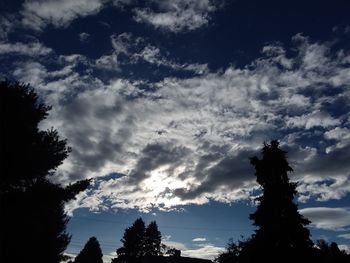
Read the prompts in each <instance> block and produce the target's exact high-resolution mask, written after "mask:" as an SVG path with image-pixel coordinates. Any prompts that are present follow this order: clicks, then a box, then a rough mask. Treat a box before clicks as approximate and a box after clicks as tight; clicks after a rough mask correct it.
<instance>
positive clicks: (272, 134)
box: [0, 0, 350, 262]
mask: <svg viewBox="0 0 350 263" xmlns="http://www.w3.org/2000/svg"><path fill="white" fill-rule="evenodd" d="M349 10H350V3H349V1H346V0H343V1H342V0H332V1H326V0H318V1H316V0H309V1H300V0H294V1H290V0H288V1H273V0H265V1H261V0H260V1H258V0H231V1H230V0H222V1H214V0H187V1H186V0H163V1H161V0H145V1H141V0H114V1H113V0H74V1H70V0H46V1H44V0H25V1H17V0H2V1H0V63H1V68H0V78H7V79H10V80H18V81H21V82H25V83H30V85H31V86H32V87H33V88H35V90H36V91H37V92H38V94H40V96H41V98H42V99H43V101H45V103H47V104H49V105H51V106H52V109H51V111H50V113H49V116H48V118H47V119H46V120H45V121H44V122H42V123H41V124H40V127H41V129H47V128H50V127H54V128H55V129H57V130H58V131H59V134H60V136H61V137H62V138H66V139H67V142H68V144H69V146H71V147H72V149H73V150H72V152H71V154H70V156H69V157H68V158H67V159H66V160H65V161H64V163H63V164H62V165H61V166H60V167H59V168H58V169H57V171H56V174H55V176H54V177H53V179H52V180H53V181H55V182H57V183H62V184H68V183H70V182H75V181H77V180H80V179H85V178H93V179H94V180H93V182H92V185H91V186H90V188H89V189H88V190H87V191H86V192H84V193H81V194H79V195H78V197H77V199H76V200H74V201H72V202H71V203H69V204H68V205H67V207H66V210H67V213H68V214H69V215H70V216H71V219H70V222H69V224H68V227H67V230H68V231H69V232H70V233H71V234H72V242H71V244H70V245H69V246H68V248H67V251H66V252H67V253H68V254H72V255H74V254H76V253H78V252H79V251H80V250H81V249H82V247H83V245H84V244H85V242H86V241H87V240H88V239H89V237H91V236H96V237H97V239H98V240H99V241H100V243H101V246H102V249H103V252H104V255H105V262H109V259H110V258H111V257H114V256H115V254H114V251H115V250H116V248H118V247H120V246H121V242H120V239H121V238H122V235H123V232H124V229H125V228H126V227H128V226H130V225H131V224H132V223H133V221H134V220H135V219H137V218H138V217H140V216H141V217H142V218H143V219H144V220H145V222H146V224H148V223H149V222H151V221H152V220H156V221H157V223H158V225H159V228H160V231H161V232H162V235H163V242H164V243H165V244H167V245H169V246H173V247H176V248H178V249H181V250H182V255H186V256H192V257H202V258H209V259H213V258H214V257H215V256H216V255H217V254H218V253H219V251H222V250H223V248H224V247H225V245H226V244H227V241H228V239H229V238H231V237H232V238H233V239H234V240H238V239H240V238H242V237H243V238H244V237H249V236H250V235H251V234H252V233H253V230H254V227H253V226H252V222H251V221H250V220H249V219H248V217H249V213H252V212H253V211H254V210H255V208H256V207H255V202H254V200H255V198H256V197H257V196H258V195H259V193H260V192H259V186H258V185H257V183H256V182H255V177H254V170H253V168H252V166H251V165H250V163H249V157H252V156H255V155H257V156H260V150H261V147H262V145H263V142H268V141H270V140H272V139H278V140H279V141H280V142H281V144H280V145H281V148H282V149H284V150H285V151H287V152H288V155H287V156H288V161H289V163H290V165H291V166H292V167H293V169H294V172H293V173H291V174H290V178H291V180H292V181H298V182H299V186H298V192H299V193H298V196H297V197H296V200H295V201H296V202H298V205H299V211H300V213H302V214H303V215H304V216H306V217H307V218H309V219H310V220H311V221H312V224H311V225H310V226H309V227H310V230H311V234H312V239H313V240H316V239H320V238H323V239H325V240H327V241H336V242H337V243H338V244H339V245H340V246H341V248H344V249H349V247H350V232H349V231H350V205H349V201H350V195H349V192H350V172H349V171H350V162H349V157H350V133H349V131H350V113H349V112H350V111H349V110H350V17H349V15H348V12H349Z"/></svg>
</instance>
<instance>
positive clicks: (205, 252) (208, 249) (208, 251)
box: [163, 240, 225, 260]
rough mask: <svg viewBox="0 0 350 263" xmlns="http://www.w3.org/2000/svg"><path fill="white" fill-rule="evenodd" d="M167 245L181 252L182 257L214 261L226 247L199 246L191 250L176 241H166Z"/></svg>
mask: <svg viewBox="0 0 350 263" xmlns="http://www.w3.org/2000/svg"><path fill="white" fill-rule="evenodd" d="M163 243H164V244H165V245H167V246H169V247H174V248H176V249H180V250H181V256H184V257H193V258H202V259H209V260H214V259H215V258H216V257H217V256H218V254H219V253H220V252H223V251H224V250H225V248H224V247H217V246H214V245H212V244H199V245H197V247H191V248H189V247H188V246H186V245H185V244H183V243H181V242H176V241H170V240H168V241H164V242H163Z"/></svg>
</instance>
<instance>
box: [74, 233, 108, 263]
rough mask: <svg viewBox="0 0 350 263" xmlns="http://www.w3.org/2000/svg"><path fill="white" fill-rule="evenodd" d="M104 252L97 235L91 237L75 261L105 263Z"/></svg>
mask: <svg viewBox="0 0 350 263" xmlns="http://www.w3.org/2000/svg"><path fill="white" fill-rule="evenodd" d="M102 257H103V254H102V250H101V247H100V243H99V242H98V240H97V238H96V237H91V238H90V239H89V240H88V241H87V242H86V244H85V246H84V248H83V249H82V250H81V251H80V253H79V254H78V255H77V256H76V258H75V259H74V263H103V260H102Z"/></svg>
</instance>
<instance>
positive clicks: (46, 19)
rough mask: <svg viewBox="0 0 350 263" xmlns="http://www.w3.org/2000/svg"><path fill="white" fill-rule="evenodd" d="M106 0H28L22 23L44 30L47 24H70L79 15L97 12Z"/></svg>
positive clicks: (62, 25) (25, 3) (59, 25)
mask: <svg viewBox="0 0 350 263" xmlns="http://www.w3.org/2000/svg"><path fill="white" fill-rule="evenodd" d="M105 2H106V1H104V0H74V1H70V0H47V1H43V0H26V1H25V2H24V3H23V6H22V11H21V14H22V24H23V25H24V26H27V27H29V28H32V29H35V30H43V29H44V28H45V27H46V25H48V24H52V25H54V26H55V27H65V26H68V25H69V23H70V22H71V21H73V20H74V19H76V18H78V17H84V16H87V15H92V14H96V13H97V12H99V11H100V10H101V8H102V7H103V5H104V3H105Z"/></svg>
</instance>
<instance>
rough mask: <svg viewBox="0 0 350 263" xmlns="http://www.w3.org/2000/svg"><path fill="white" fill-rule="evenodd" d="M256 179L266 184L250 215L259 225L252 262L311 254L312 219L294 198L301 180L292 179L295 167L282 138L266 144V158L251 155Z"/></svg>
mask: <svg viewBox="0 0 350 263" xmlns="http://www.w3.org/2000/svg"><path fill="white" fill-rule="evenodd" d="M251 164H252V165H253V166H254V167H255V171H256V172H255V175H256V181H257V182H258V183H259V184H260V185H261V187H262V192H263V193H262V196H260V197H259V198H258V207H257V210H256V211H255V212H254V213H253V214H251V215H250V219H251V220H253V221H254V225H255V226H256V227H257V229H256V231H255V234H254V235H253V236H252V238H251V240H250V241H249V245H248V246H247V248H251V249H252V250H250V249H248V251H250V256H249V257H253V258H252V260H250V261H251V262H258V261H259V262H260V261H261V260H262V259H266V260H277V261H278V260H281V262H282V261H283V260H285V261H288V262H289V261H293V260H296V259H302V258H304V259H305V257H307V256H308V255H309V254H310V253H311V249H312V246H313V242H312V241H311V240H310V232H309V230H308V229H307V228H306V226H307V225H308V224H309V223H310V221H309V220H308V219H306V218H304V217H303V216H302V215H301V214H300V213H299V212H298V207H297V205H296V204H295V203H294V201H293V199H294V196H295V194H296V187H297V183H294V182H290V181H289V178H288V173H289V172H292V171H293V169H292V168H291V167H290V166H289V164H288V162H287V160H286V152H285V151H283V150H281V149H280V148H279V143H278V141H271V143H270V144H265V145H264V147H263V150H262V159H258V158H257V157H253V158H251Z"/></svg>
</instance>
